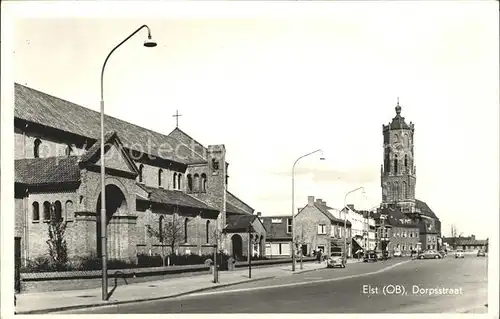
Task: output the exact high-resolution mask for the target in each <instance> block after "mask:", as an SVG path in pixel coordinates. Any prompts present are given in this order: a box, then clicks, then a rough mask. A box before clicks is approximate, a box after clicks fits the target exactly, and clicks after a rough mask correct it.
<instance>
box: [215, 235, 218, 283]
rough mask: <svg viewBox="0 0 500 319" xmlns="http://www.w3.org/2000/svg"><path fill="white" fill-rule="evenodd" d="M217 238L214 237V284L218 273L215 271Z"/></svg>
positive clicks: (216, 281)
mask: <svg viewBox="0 0 500 319" xmlns="http://www.w3.org/2000/svg"><path fill="white" fill-rule="evenodd" d="M217 249H218V245H217V238H216V239H215V245H214V284H216V283H218V282H219V278H218V277H219V273H218V272H217Z"/></svg>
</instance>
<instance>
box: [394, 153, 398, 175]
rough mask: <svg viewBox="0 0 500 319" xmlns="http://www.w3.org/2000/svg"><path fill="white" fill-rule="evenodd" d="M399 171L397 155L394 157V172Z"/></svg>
mask: <svg viewBox="0 0 500 319" xmlns="http://www.w3.org/2000/svg"><path fill="white" fill-rule="evenodd" d="M397 173H398V156H397V155H396V156H395V158H394V174H397Z"/></svg>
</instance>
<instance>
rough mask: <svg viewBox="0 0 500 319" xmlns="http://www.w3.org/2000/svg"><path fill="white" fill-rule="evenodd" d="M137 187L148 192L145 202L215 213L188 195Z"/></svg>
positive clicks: (161, 189)
mask: <svg viewBox="0 0 500 319" xmlns="http://www.w3.org/2000/svg"><path fill="white" fill-rule="evenodd" d="M139 186H140V187H142V188H143V189H144V190H145V191H146V192H148V194H149V196H148V198H147V200H149V201H151V202H155V203H161V204H167V205H174V206H181V207H192V208H199V209H203V210H211V211H217V209H216V208H213V207H211V206H209V205H207V204H205V203H204V202H202V201H200V200H198V199H197V198H195V197H193V196H190V195H189V194H186V193H184V192H182V191H178V190H167V189H163V188H155V187H150V186H146V185H142V184H139Z"/></svg>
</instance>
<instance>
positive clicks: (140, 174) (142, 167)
mask: <svg viewBox="0 0 500 319" xmlns="http://www.w3.org/2000/svg"><path fill="white" fill-rule="evenodd" d="M143 170H144V165H142V164H141V165H139V183H142V171H143Z"/></svg>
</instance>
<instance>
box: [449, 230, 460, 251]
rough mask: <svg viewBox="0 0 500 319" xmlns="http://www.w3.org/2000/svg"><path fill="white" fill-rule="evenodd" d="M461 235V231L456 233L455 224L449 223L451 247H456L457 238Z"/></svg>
mask: <svg viewBox="0 0 500 319" xmlns="http://www.w3.org/2000/svg"><path fill="white" fill-rule="evenodd" d="M459 237H462V233H460V234H458V231H457V226H456V225H455V224H452V225H451V246H452V247H453V249H454V250H455V249H457V245H458V238H459Z"/></svg>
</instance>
